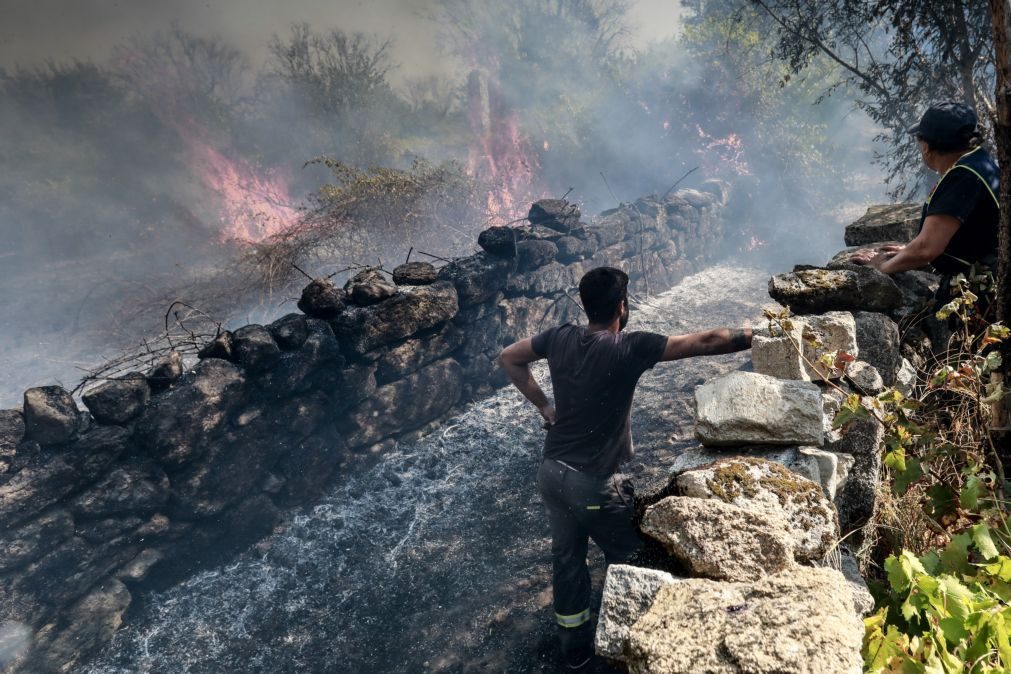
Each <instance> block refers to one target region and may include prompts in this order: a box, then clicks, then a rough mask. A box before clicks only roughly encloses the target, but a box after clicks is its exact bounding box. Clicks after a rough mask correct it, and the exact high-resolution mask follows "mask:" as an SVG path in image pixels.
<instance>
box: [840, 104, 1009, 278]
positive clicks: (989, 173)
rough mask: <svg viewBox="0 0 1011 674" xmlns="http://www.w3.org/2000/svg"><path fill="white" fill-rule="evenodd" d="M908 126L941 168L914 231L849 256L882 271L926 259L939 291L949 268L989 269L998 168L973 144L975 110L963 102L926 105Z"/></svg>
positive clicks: (930, 163)
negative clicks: (900, 240)
mask: <svg viewBox="0 0 1011 674" xmlns="http://www.w3.org/2000/svg"><path fill="white" fill-rule="evenodd" d="M909 132H910V133H911V134H913V136H914V137H915V138H916V142H917V143H918V145H919V148H920V154H921V156H922V157H923V163H924V164H926V166H927V167H928V168H930V169H932V170H934V171H936V172H937V173H940V174H941V179H940V180H939V181H938V182H937V185H935V186H934V189H933V190H932V191H931V193H930V196H929V197H928V198H927V201H926V203H925V204H924V205H923V211H922V214H921V217H920V231H919V233H918V234H917V235H916V238H914V239H913V240H912V241H910V242H909V243H908V244H906V245H905V246H895V245H890V246H882V247H881V248H878V249H877V250H871V251H867V250H863V251H858V252H857V253H855V254H854V255H853V256H851V258H850V260H851V261H852V262H855V263H857V264H866V265H870V266H873V267H875V268H877V269H879V270H880V271H883V272H884V273H886V274H895V273H898V272H901V271H907V270H910V269H917V268H919V267H922V266H923V265H925V264H928V263H929V264H930V265H931V266H932V267H933V268H934V270H935V271H937V272H938V273H939V274H941V275H942V276H944V277H945V278H944V281H943V282H942V284H941V289H940V292H941V293H942V294H943V293H944V292H946V291H947V290H948V281H949V280H950V278H951V277H952V276H954V275H955V274H958V273H964V272H968V271H969V270H970V268H972V267H973V266H976V269H977V271H979V270H981V269H982V268H983V267H989V268H990V269H995V263H996V252H997V231H998V227H999V225H1000V202H999V201H998V199H997V195H998V194H999V193H1000V171H999V170H998V168H997V164H996V162H994V160H993V158H992V157H991V156H990V154H989V153H988V152H987V151H986V150H985V149H984V148H982V147H979V130H978V128H977V119H976V113H975V112H973V111H972V109H971V108H969V107H968V106H967V105H965V104H964V103H958V102H954V101H949V102H947V103H940V104H938V105H934V106H931V107H930V108H929V109H928V110H927V111H926V112H925V113H924V114H923V117H922V118H921V119H920V122H919V123H918V124H916V125H915V126H913V127H912V128H910V129H909Z"/></svg>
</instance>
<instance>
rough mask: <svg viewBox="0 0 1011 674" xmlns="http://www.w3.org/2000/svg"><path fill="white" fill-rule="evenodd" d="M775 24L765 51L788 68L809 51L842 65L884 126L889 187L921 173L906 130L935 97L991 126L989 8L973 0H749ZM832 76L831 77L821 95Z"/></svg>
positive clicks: (911, 181) (911, 188) (913, 186)
mask: <svg viewBox="0 0 1011 674" xmlns="http://www.w3.org/2000/svg"><path fill="white" fill-rule="evenodd" d="M751 2H752V3H753V5H754V6H755V7H757V8H759V9H760V10H761V11H763V12H765V13H766V14H767V15H768V16H769V17H770V18H771V19H772V20H773V22H774V26H775V30H776V33H777V36H778V45H777V47H776V49H775V50H774V55H775V56H776V57H778V58H780V59H783V60H784V61H785V62H787V63H788V64H789V65H790V67H791V69H792V70H793V71H794V72H800V71H801V70H803V69H804V68H805V67H806V66H807V65H808V63H810V61H811V58H812V57H813V56H814V55H815V54H821V55H824V56H826V57H828V58H829V59H831V60H832V61H834V62H835V63H837V64H838V65H839V67H840V69H841V71H840V72H841V73H842V75H843V79H842V81H844V82H846V83H848V84H850V85H853V86H854V88H855V89H856V90H857V91H858V92H859V94H858V97H857V99H856V102H857V105H858V106H859V107H860V108H861V109H863V110H864V111H865V112H867V114H868V115H870V117H871V118H872V119H873V120H874V121H875V122H877V123H879V124H880V125H882V126H883V127H884V129H885V131H884V132H883V133H881V134H880V135H879V137H878V139H879V140H882V141H885V143H886V145H887V147H888V151H887V152H886V153H885V154H884V155H882V156H881V157H880V158H879V160H880V161H881V162H882V163H883V164H884V165H885V166H886V167H887V168H888V170H889V175H888V182H889V183H890V184H893V185H894V189H893V194H895V195H900V194H902V195H905V196H908V195H910V194H912V193H914V192H915V191H917V188H919V187H920V186H921V185H922V183H923V178H924V177H925V175H926V174H925V173H924V172H923V170H922V169H921V167H920V159H919V155H918V153H917V152H916V147H915V145H914V144H913V143H910V142H908V137H907V135H906V133H905V130H906V129H907V128H908V127H909V126H910V125H912V124H913V123H914V122H915V121H916V120H917V119H918V118H919V115H920V114H921V113H922V111H923V110H924V109H925V108H926V107H927V106H928V105H929V104H930V103H933V102H936V101H939V100H945V99H958V100H963V101H965V102H966V103H967V104H968V105H970V106H972V107H973V108H974V109H975V110H976V112H977V114H979V116H980V119H981V121H982V124H983V127H984V129H985V130H987V131H989V130H991V129H992V128H993V125H994V123H995V121H996V120H995V108H994V101H993V98H992V95H991V93H990V92H991V91H993V77H994V73H993V66H992V63H993V53H992V44H993V43H992V41H991V40H990V36H991V14H990V12H989V11H988V10H987V7H986V6H985V4H984V3H982V2H979V1H975V0H924V1H922V2H904V1H902V0H871V1H869V2H855V1H854V0H827V1H826V0H751ZM838 84H839V82H833V83H830V84H829V86H828V87H826V90H825V93H826V94H829V93H831V92H832V91H833V89H834V88H835V87H837V86H838Z"/></svg>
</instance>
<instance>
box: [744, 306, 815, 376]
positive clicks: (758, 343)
mask: <svg viewBox="0 0 1011 674" xmlns="http://www.w3.org/2000/svg"><path fill="white" fill-rule="evenodd" d="M791 322H792V326H791V329H790V330H788V331H784V330H783V329H782V328H780V327H779V326H778V325H776V324H774V323H772V322H771V321H770V322H769V323H767V324H766V325H765V326H764V329H759V330H756V331H755V333H754V336H753V337H752V341H751V362H752V365H753V366H754V368H755V372H758V373H759V374H767V375H769V376H770V377H776V378H778V379H799V380H807V379H808V375H807V368H806V367H805V366H804V359H803V357H802V355H801V354H803V352H804V347H803V344H804V342H803V337H804V333H803V330H804V326H803V324H802V323H801V322H800V321H798V320H797V319H792V321H791Z"/></svg>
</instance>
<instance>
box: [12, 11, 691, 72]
mask: <svg viewBox="0 0 1011 674" xmlns="http://www.w3.org/2000/svg"><path fill="white" fill-rule="evenodd" d="M474 1H475V2H487V1H489V0H474ZM498 1H499V2H509V1H510V0H498ZM430 4H431V0H284V1H283V2H282V1H279V0H274V1H268V0H0V67H7V68H10V67H12V66H14V65H17V64H21V65H35V64H38V63H42V62H45V61H46V60H47V59H55V60H65V59H71V58H75V57H77V58H90V59H95V60H102V59H104V58H105V57H106V56H108V54H109V52H110V50H111V48H112V47H113V46H115V45H116V44H119V43H122V42H124V41H125V40H127V39H128V38H129V37H130V36H132V35H136V34H138V33H140V34H143V33H145V32H155V31H159V30H167V29H169V28H170V27H171V26H172V25H173V23H177V24H178V25H179V26H180V27H182V28H183V29H184V30H186V31H187V32H191V33H195V34H197V35H201V36H204V37H212V36H218V37H221V38H223V39H224V40H225V41H226V42H228V43H230V44H232V45H235V46H237V47H239V48H241V49H242V50H243V51H245V52H247V53H248V54H250V55H251V56H252V57H253V59H254V62H255V61H258V60H259V59H261V58H262V57H263V55H264V54H265V49H266V45H267V44H268V42H269V40H270V37H271V35H273V34H275V33H279V34H285V33H287V32H288V27H289V26H290V25H291V24H292V23H298V22H303V21H304V22H308V23H310V24H312V25H313V26H314V27H315V28H317V29H321V30H322V29H328V28H338V27H339V28H342V29H344V30H360V31H364V32H367V33H377V34H379V35H382V36H384V37H386V36H392V37H393V38H394V40H395V44H394V50H393V59H394V61H396V62H397V63H398V64H400V74H408V75H412V74H418V73H426V72H436V71H438V70H440V63H439V58H438V57H437V53H438V52H437V50H436V49H435V43H436V39H435V31H434V27H433V26H432V25H431V24H430V23H429V22H427V21H424V20H422V19H420V18H419V13H420V12H422V11H424V9H425V8H426V7H428V6H429V5H430ZM680 11H681V8H680V2H679V1H678V0H635V1H634V2H633V6H632V9H631V12H630V18H631V20H632V23H633V31H634V33H633V35H632V36H631V38H632V42H633V44H637V45H640V44H644V43H645V42H647V41H649V40H653V39H659V38H663V37H666V36H669V35H673V34H674V33H675V32H676V30H677V21H678V15H679V14H680Z"/></svg>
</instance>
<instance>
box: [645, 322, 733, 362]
mask: <svg viewBox="0 0 1011 674" xmlns="http://www.w3.org/2000/svg"><path fill="white" fill-rule="evenodd" d="M750 348H751V328H738V329H731V328H716V329H715V330H706V331H705V332H693V333H691V334H689V335H671V336H670V337H668V338H667V346H666V347H665V348H664V350H663V356H662V357H661V358H660V360H678V359H680V358H691V357H692V356H715V355H718V354H721V353H734V352H735V351H744V350H745V349H750Z"/></svg>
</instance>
